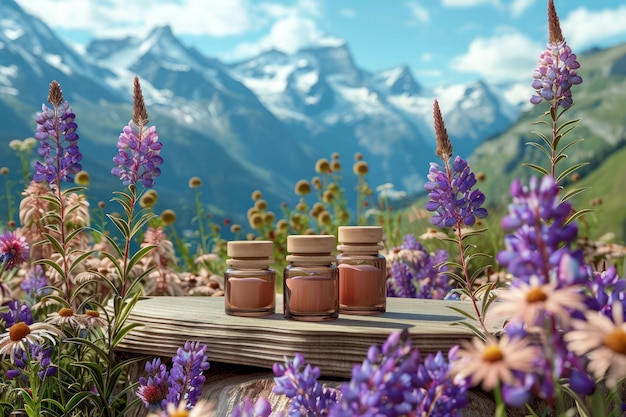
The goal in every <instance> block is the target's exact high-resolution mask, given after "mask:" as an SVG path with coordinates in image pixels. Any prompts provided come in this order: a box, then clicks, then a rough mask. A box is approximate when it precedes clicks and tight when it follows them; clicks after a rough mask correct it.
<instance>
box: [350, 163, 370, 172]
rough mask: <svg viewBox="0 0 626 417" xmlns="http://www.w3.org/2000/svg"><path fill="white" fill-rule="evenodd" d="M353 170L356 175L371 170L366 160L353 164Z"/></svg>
mask: <svg viewBox="0 0 626 417" xmlns="http://www.w3.org/2000/svg"><path fill="white" fill-rule="evenodd" d="M352 170H353V171H354V173H355V174H356V175H365V174H367V173H368V172H369V166H368V165H367V162H365V161H358V162H356V163H355V164H354V165H353V166H352Z"/></svg>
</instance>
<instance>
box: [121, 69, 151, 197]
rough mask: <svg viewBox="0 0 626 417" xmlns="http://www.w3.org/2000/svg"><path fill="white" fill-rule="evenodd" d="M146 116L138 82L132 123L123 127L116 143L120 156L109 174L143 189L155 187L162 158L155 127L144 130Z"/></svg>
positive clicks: (136, 81)
mask: <svg viewBox="0 0 626 417" xmlns="http://www.w3.org/2000/svg"><path fill="white" fill-rule="evenodd" d="M147 124H148V113H147V111H146V107H145V103H144V100H143V94H142V92H141V86H140V85H139V79H138V78H137V77H135V84H134V114H133V119H132V120H131V121H129V122H128V125H127V126H124V129H123V131H122V133H121V134H120V137H119V141H118V142H117V149H118V150H119V153H118V154H117V155H116V156H115V157H114V158H113V163H115V165H117V166H116V167H114V168H113V169H112V170H111V174H113V175H115V176H116V177H119V178H120V179H121V180H122V183H123V184H124V185H127V186H129V185H132V186H137V183H138V182H141V184H142V185H143V186H144V187H145V188H151V187H152V186H153V185H154V179H155V178H156V177H158V176H159V175H161V169H160V168H159V166H160V165H161V164H163V158H161V156H160V155H159V152H160V151H161V148H162V146H163V145H162V143H161V142H159V135H158V134H157V132H156V128H155V127H154V126H151V127H146V125H147Z"/></svg>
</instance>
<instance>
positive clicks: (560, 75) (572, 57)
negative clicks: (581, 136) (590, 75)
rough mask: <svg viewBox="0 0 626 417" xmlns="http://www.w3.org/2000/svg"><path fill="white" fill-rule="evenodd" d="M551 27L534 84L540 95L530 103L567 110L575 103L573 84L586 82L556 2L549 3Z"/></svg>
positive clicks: (549, 24) (531, 99)
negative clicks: (565, 34)
mask: <svg viewBox="0 0 626 417" xmlns="http://www.w3.org/2000/svg"><path fill="white" fill-rule="evenodd" d="M548 26H549V30H550V41H549V42H548V44H547V47H546V50H545V51H543V52H542V53H541V55H540V56H539V63H538V64H537V69H536V70H535V72H534V73H533V78H534V81H533V82H532V84H531V85H532V87H533V88H534V89H535V91H536V93H537V94H536V95H534V96H532V97H531V98H530V102H531V103H533V104H539V103H541V102H542V101H543V100H545V101H547V102H550V103H551V104H553V105H554V106H555V107H558V106H561V107H563V108H564V109H565V108H568V107H569V106H571V105H572V104H573V103H574V102H573V100H572V91H571V88H572V85H577V84H580V83H582V82H583V79H582V77H581V76H580V75H578V73H577V70H578V68H580V64H579V63H578V61H576V54H574V53H572V49H571V48H570V47H569V46H567V43H566V42H565V38H564V37H563V33H562V32H561V25H560V23H559V17H558V15H557V14H556V9H555V7H554V2H553V1H552V0H550V1H549V2H548Z"/></svg>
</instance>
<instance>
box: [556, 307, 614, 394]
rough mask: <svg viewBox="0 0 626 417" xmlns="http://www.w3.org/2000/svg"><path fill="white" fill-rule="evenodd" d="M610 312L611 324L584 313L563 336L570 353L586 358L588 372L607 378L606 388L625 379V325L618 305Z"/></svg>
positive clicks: (594, 312) (590, 313)
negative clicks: (581, 318) (582, 318)
mask: <svg viewBox="0 0 626 417" xmlns="http://www.w3.org/2000/svg"><path fill="white" fill-rule="evenodd" d="M612 310H613V320H611V319H610V318H608V317H607V316H604V315H602V314H600V313H598V312H597V311H591V310H589V311H587V312H586V313H585V318H586V320H573V321H572V327H573V328H574V330H571V331H569V332H567V333H566V334H565V336H564V339H565V341H566V342H567V347H568V348H569V349H570V350H571V351H572V352H574V353H576V354H578V355H585V354H586V355H587V357H588V358H589V365H588V370H589V371H590V372H591V373H592V374H593V375H594V376H595V377H596V378H602V377H603V376H604V375H607V379H606V384H607V386H608V387H609V388H612V387H614V386H615V385H616V384H617V383H618V381H619V380H621V379H623V378H625V377H626V324H625V323H624V311H623V307H622V304H621V303H620V302H615V303H614V304H613V309H612ZM607 371H608V374H607Z"/></svg>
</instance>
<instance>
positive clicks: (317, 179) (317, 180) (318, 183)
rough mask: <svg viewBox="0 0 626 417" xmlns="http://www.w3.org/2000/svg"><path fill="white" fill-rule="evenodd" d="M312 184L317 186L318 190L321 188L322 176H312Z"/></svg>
mask: <svg viewBox="0 0 626 417" xmlns="http://www.w3.org/2000/svg"><path fill="white" fill-rule="evenodd" d="M311 184H313V187H315V189H316V190H321V189H322V187H323V184H322V180H321V179H320V177H313V178H311Z"/></svg>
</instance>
